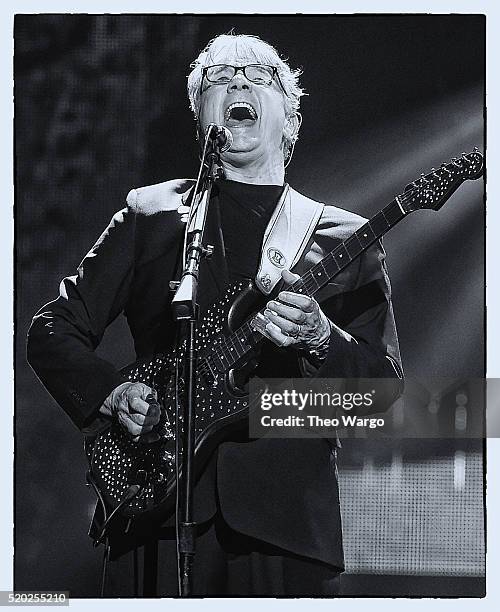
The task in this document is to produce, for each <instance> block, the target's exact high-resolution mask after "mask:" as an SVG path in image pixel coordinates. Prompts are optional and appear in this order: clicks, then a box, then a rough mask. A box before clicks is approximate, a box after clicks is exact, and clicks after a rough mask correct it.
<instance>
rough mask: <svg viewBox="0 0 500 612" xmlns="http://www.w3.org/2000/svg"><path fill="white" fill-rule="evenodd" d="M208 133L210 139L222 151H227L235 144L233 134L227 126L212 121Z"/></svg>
mask: <svg viewBox="0 0 500 612" xmlns="http://www.w3.org/2000/svg"><path fill="white" fill-rule="evenodd" d="M206 134H207V136H208V138H210V140H212V142H213V143H214V144H215V146H217V147H219V150H220V153H225V152H226V151H229V149H230V148H231V147H232V146H233V135H232V134H231V131H230V130H228V129H227V127H225V126H223V125H216V124H215V123H210V124H209V125H208V127H207V131H206Z"/></svg>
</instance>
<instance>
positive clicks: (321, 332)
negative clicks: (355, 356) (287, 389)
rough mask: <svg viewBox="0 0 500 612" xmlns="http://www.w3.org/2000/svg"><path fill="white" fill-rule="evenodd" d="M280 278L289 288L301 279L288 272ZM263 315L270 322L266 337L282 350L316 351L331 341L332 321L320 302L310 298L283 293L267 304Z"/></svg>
mask: <svg viewBox="0 0 500 612" xmlns="http://www.w3.org/2000/svg"><path fill="white" fill-rule="evenodd" d="M281 276H282V277H283V280H284V281H285V282H286V283H287V284H292V283H293V282H295V281H296V280H297V279H298V278H299V276H297V275H296V274H292V273H291V272H289V271H288V270H283V272H282V273H281ZM278 300H279V301H278ZM264 315H265V317H266V318H267V320H268V321H269V322H268V323H267V325H266V336H267V337H268V338H269V339H270V340H272V341H273V342H274V343H275V344H276V345H278V346H280V347H287V346H293V347H294V348H298V349H316V348H318V347H320V346H323V345H324V344H325V343H326V342H327V341H328V339H329V337H330V321H329V320H328V318H327V317H326V315H325V313H324V312H323V311H322V310H321V308H320V307H319V304H318V302H317V301H316V300H315V299H314V298H312V297H309V296H307V295H301V294H300V293H293V292H291V291H281V293H279V295H278V298H277V300H271V301H270V302H268V303H267V307H266V310H265V311H264Z"/></svg>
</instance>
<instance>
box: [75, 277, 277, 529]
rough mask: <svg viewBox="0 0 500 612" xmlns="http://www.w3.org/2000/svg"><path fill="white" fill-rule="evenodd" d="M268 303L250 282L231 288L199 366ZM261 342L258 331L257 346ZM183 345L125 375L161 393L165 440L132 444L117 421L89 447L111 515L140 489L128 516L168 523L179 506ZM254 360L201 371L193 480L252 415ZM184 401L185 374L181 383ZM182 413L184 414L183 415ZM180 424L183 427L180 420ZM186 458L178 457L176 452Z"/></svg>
mask: <svg viewBox="0 0 500 612" xmlns="http://www.w3.org/2000/svg"><path fill="white" fill-rule="evenodd" d="M264 301H265V298H264V296H263V295H262V294H261V293H260V292H259V291H258V289H256V288H255V286H254V285H253V283H252V282H250V281H248V282H246V283H244V282H240V283H237V284H235V285H233V286H230V287H229V288H228V289H227V290H226V292H225V294H224V296H223V298H222V299H221V301H220V302H219V303H216V304H214V305H212V306H211V307H210V308H209V309H208V310H207V312H206V314H205V316H204V317H203V318H202V319H201V320H200V322H199V327H198V351H199V355H200V360H199V363H200V362H201V363H203V356H204V354H205V353H206V352H207V351H208V350H212V351H213V350H214V349H215V350H216V347H217V345H218V344H219V343H221V341H222V338H224V337H225V336H227V334H228V333H230V332H234V331H235V330H237V329H238V327H239V326H240V325H241V323H242V322H243V321H244V320H245V319H246V318H248V316H250V315H251V314H252V313H253V312H255V311H256V310H257V309H258V308H259V307H261V306H262V304H263V302H264ZM260 338H261V336H260V334H258V333H257V332H256V340H257V339H258V340H260ZM184 351H185V346H184V344H183V345H182V347H181V350H180V351H179V352H177V353H176V352H175V351H174V350H172V351H170V352H168V353H166V354H159V355H154V356H152V357H151V358H150V359H147V360H139V361H137V362H135V363H134V364H132V365H130V366H127V367H126V368H124V369H123V370H122V371H121V373H122V374H123V375H124V376H125V377H126V378H127V379H128V380H130V381H132V382H134V381H137V382H143V383H145V384H147V385H149V386H150V387H152V388H154V389H155V390H156V392H157V396H158V402H159V404H160V407H161V419H160V427H161V429H160V431H162V432H163V435H162V436H161V438H160V440H158V441H157V442H153V443H151V444H146V443H143V442H134V441H133V440H132V438H131V437H130V435H129V434H128V433H127V432H125V431H124V430H123V429H122V428H121V426H120V425H119V424H118V423H117V422H112V423H110V426H109V427H108V429H106V430H105V431H103V432H102V433H100V434H98V435H97V436H96V437H94V438H88V439H87V440H86V442H85V451H86V454H87V457H88V460H89V463H90V471H91V474H92V478H93V480H94V483H95V484H96V485H97V487H98V489H99V491H100V493H101V495H102V498H103V500H104V502H105V504H106V507H107V509H108V510H111V511H112V510H113V509H115V508H116V507H117V506H118V504H119V503H120V502H121V501H122V500H123V498H124V496H125V495H126V494H127V491H128V490H129V487H130V486H131V485H135V484H139V485H140V487H141V490H140V492H139V494H138V495H136V496H135V497H134V498H133V499H132V500H131V501H130V502H129V503H128V504H127V505H126V506H125V507H124V508H123V509H121V514H122V515H123V516H126V517H129V518H131V517H137V518H141V519H149V518H153V517H158V518H164V517H165V516H167V515H168V514H169V513H170V512H171V511H172V510H173V508H174V505H175V484H176V473H175V452H176V450H175V446H176V444H175V438H176V436H175V432H176V412H177V410H176V384H175V371H176V361H180V362H182V361H183V356H184ZM256 356H257V355H256V354H254V355H252V353H248V354H247V357H246V359H245V360H240V362H239V363H237V364H236V367H234V368H231V369H229V370H228V371H227V372H219V371H214V368H212V370H208V371H207V370H204V369H203V368H198V369H197V381H196V382H197V385H196V387H197V392H196V432H195V440H196V441H195V473H196V474H198V473H199V472H200V470H201V469H202V468H203V466H204V464H205V463H206V461H207V460H208V458H209V457H210V455H211V453H212V452H213V450H214V449H215V447H216V446H217V444H218V443H219V442H220V441H221V439H223V438H224V435H225V432H226V431H227V430H230V429H231V426H234V425H235V424H236V423H238V422H240V421H241V420H242V419H244V418H245V417H246V416H247V415H248V403H249V398H248V394H247V392H246V390H245V388H244V386H245V382H247V381H248V378H249V376H250V375H251V372H252V370H253V363H254V361H255V360H254V359H253V358H255V357H256ZM179 378H180V380H179V383H180V384H179V390H180V392H181V394H182V391H183V380H182V373H181V374H180V376H179ZM180 412H182V411H180ZM179 424H180V425H182V418H180V421H179ZM179 452H181V450H179ZM180 469H182V465H180Z"/></svg>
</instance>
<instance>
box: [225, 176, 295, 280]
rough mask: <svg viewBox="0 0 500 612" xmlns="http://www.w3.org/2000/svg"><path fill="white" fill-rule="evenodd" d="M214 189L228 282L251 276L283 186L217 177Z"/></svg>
mask: <svg viewBox="0 0 500 612" xmlns="http://www.w3.org/2000/svg"><path fill="white" fill-rule="evenodd" d="M214 192H215V193H214V195H217V196H218V197H217V199H218V205H219V210H220V219H221V228H222V236H223V240H224V251H225V257H226V262H227V270H228V274H229V283H233V282H236V281H239V280H241V279H243V278H250V279H254V278H255V275H256V273H257V268H258V265H259V261H260V252H261V246H262V238H263V236H264V232H265V230H266V227H267V225H268V223H269V220H270V219H271V216H272V214H273V212H274V210H275V208H276V205H277V203H278V201H279V199H280V197H281V194H282V193H283V186H282V185H249V184H248V183H239V182H237V181H228V180H218V181H216V183H215V188H214Z"/></svg>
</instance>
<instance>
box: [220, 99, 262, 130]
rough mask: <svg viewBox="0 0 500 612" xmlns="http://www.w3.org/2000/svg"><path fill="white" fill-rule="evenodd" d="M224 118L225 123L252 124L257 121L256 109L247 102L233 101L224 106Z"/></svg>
mask: <svg viewBox="0 0 500 612" xmlns="http://www.w3.org/2000/svg"><path fill="white" fill-rule="evenodd" d="M224 120H225V122H226V124H227V125H230V126H231V125H232V126H236V125H252V124H253V123H254V122H255V121H257V111H256V110H255V108H254V107H253V106H252V105H251V104H249V103H248V102H233V103H232V104H230V105H229V106H228V107H227V108H226V112H225V113H224Z"/></svg>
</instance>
